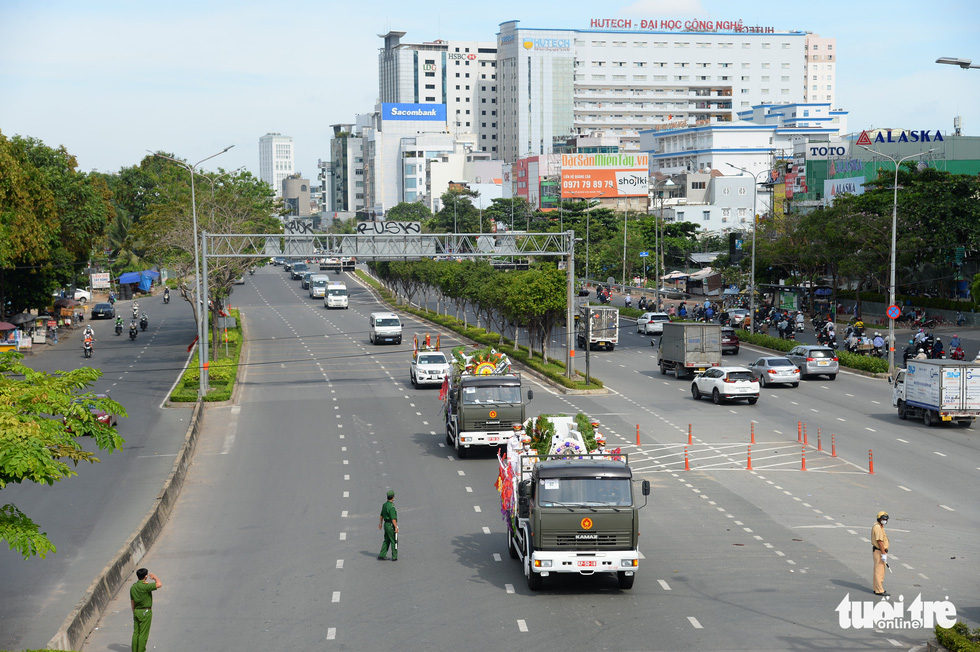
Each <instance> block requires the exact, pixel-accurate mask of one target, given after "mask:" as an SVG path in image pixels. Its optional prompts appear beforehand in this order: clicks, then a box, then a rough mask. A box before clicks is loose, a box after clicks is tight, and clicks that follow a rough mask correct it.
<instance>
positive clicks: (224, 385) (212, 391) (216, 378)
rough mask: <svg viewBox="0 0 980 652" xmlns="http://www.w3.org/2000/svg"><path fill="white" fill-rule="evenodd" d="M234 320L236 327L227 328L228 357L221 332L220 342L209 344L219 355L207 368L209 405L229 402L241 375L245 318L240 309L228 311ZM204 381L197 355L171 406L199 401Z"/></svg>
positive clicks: (172, 395)
mask: <svg viewBox="0 0 980 652" xmlns="http://www.w3.org/2000/svg"><path fill="white" fill-rule="evenodd" d="M228 312H229V316H231V317H234V318H235V328H229V329H228V355H225V333H224V331H223V330H222V331H220V332H219V335H218V341H217V342H209V344H210V345H211V346H212V347H215V348H216V349H217V352H218V359H217V360H214V361H212V362H211V363H210V364H209V365H208V393H207V396H205V397H204V400H205V401H207V402H208V403H215V402H219V401H227V400H230V399H231V394H232V392H233V391H234V390H235V379H236V378H237V376H238V363H239V361H240V359H241V353H242V339H243V338H242V318H241V312H240V311H239V310H238V309H232V310H229V311H228ZM200 381H201V369H200V363H199V362H198V358H197V353H195V354H194V356H193V357H192V358H191V361H190V363H189V364H188V365H187V369H186V370H185V371H184V374H183V375H182V376H181V377H180V381H179V382H178V383H177V385H176V386H175V387H174V391H173V392H172V393H171V394H170V401H171V402H172V403H193V402H194V401H196V400H197V389H198V385H199V384H200Z"/></svg>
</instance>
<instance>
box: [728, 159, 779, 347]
mask: <svg viewBox="0 0 980 652" xmlns="http://www.w3.org/2000/svg"><path fill="white" fill-rule="evenodd" d="M728 166H729V167H733V168H735V169H736V170H739V171H740V172H744V173H745V174H747V175H749V176H750V177H752V263H751V265H752V273H751V280H750V281H749V285H750V288H749V332H750V333H754V332H755V326H756V324H755V322H756V319H755V231H756V224H755V211H756V205H757V202H758V199H759V175H760V174H769V170H763V171H762V172H758V173H756V174H752V173H751V172H749V171H748V170H747V169H745V168H740V167H738V166H737V165H732V164H731V163H729V164H728ZM739 176H741V175H739Z"/></svg>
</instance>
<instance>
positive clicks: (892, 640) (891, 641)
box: [885, 638, 902, 647]
mask: <svg viewBox="0 0 980 652" xmlns="http://www.w3.org/2000/svg"><path fill="white" fill-rule="evenodd" d="M885 640H886V641H888V642H889V643H891V644H892V645H894V646H895V647H902V644H901V643H899V642H898V641H896V640H895V639H893V638H886V639H885Z"/></svg>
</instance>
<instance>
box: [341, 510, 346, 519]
mask: <svg viewBox="0 0 980 652" xmlns="http://www.w3.org/2000/svg"><path fill="white" fill-rule="evenodd" d="M340 518H347V510H346V509H345V510H344V511H342V512H341V513H340Z"/></svg>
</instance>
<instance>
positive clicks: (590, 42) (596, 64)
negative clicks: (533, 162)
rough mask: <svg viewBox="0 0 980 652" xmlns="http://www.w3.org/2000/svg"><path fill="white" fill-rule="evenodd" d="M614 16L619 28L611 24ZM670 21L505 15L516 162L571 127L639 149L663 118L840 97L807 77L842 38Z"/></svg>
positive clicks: (501, 135) (503, 67)
mask: <svg viewBox="0 0 980 652" xmlns="http://www.w3.org/2000/svg"><path fill="white" fill-rule="evenodd" d="M709 22H710V21H709ZM610 23H615V25H614V26H615V28H616V29H608V27H609V26H610V25H609V24H610ZM662 23H666V24H662ZM662 23H661V24H657V25H651V24H647V21H642V23H641V21H639V20H629V19H625V20H617V21H605V20H596V21H593V24H592V25H591V28H590V29H528V28H521V27H518V21H508V22H505V23H502V24H501V25H500V31H499V32H498V34H497V80H496V81H497V86H498V88H499V89H500V90H499V92H498V93H497V102H498V107H497V108H498V111H500V116H499V118H500V120H499V121H498V123H499V125H500V126H499V129H498V134H497V135H498V140H499V142H500V157H501V158H503V159H504V160H506V161H516V160H518V159H520V158H522V157H525V156H534V155H544V154H548V153H551V152H553V151H561V150H562V148H563V147H564V146H565V144H566V143H567V142H568V141H569V137H570V136H573V135H577V134H582V133H590V132H595V131H599V130H602V131H603V132H605V133H608V134H613V135H617V136H619V138H620V144H621V149H622V151H637V150H638V149H639V132H640V131H641V130H646V129H651V128H653V127H654V126H655V125H663V124H673V125H676V126H678V127H683V126H704V125H710V124H718V123H728V122H732V121H734V120H736V119H737V115H738V113H739V112H741V111H746V110H749V109H751V107H753V106H756V105H760V104H781V103H799V102H804V101H807V100H806V98H807V97H810V98H811V99H810V100H809V101H810V102H817V101H819V102H823V103H828V100H827V99H826V95H828V94H830V95H831V99H830V100H829V103H831V104H832V103H833V95H834V93H833V90H832V89H831V90H830V91H829V92H828V91H827V89H826V88H824V87H826V86H827V82H826V80H824V79H822V78H821V79H818V80H817V81H818V82H819V85H820V86H821V90H820V93H819V99H817V98H814V97H813V96H812V95H808V94H807V93H808V92H809V91H810V90H813V92H814V93H815V92H816V87H813V89H811V88H810V85H808V84H807V83H806V81H805V76H806V74H807V71H808V69H809V68H810V67H812V66H815V65H817V62H818V61H819V65H821V66H825V65H827V64H828V63H831V61H825V59H824V56H826V55H828V54H831V53H832V51H825V48H826V47H827V46H830V47H832V45H833V40H834V39H821V38H820V37H819V36H817V35H814V34H807V33H806V32H802V31H788V32H778V31H776V30H775V29H774V28H771V27H743V26H741V25H736V24H729V23H728V22H727V21H719V22H718V23H717V24H702V25H700V26H699V29H701V30H702V31H681V30H682V27H681V22H680V21H662ZM635 28H640V29H635ZM808 44H811V45H812V46H814V48H815V49H809V50H808V49H807V45H808ZM810 54H813V55H815V56H817V57H819V59H816V58H814V59H812V60H811V59H809V58H808V56H809V55H810ZM834 59H836V57H834ZM833 64H836V61H832V64H831V65H833ZM809 74H810V76H811V77H812V76H813V74H817V75H818V76H819V77H823V76H825V75H833V71H832V70H830V71H828V70H825V69H823V68H821V70H820V72H815V71H814V72H810V73H809ZM810 81H811V82H812V81H813V80H812V79H811V80H810ZM830 83H831V85H832V84H833V82H832V80H831V81H830Z"/></svg>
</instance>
